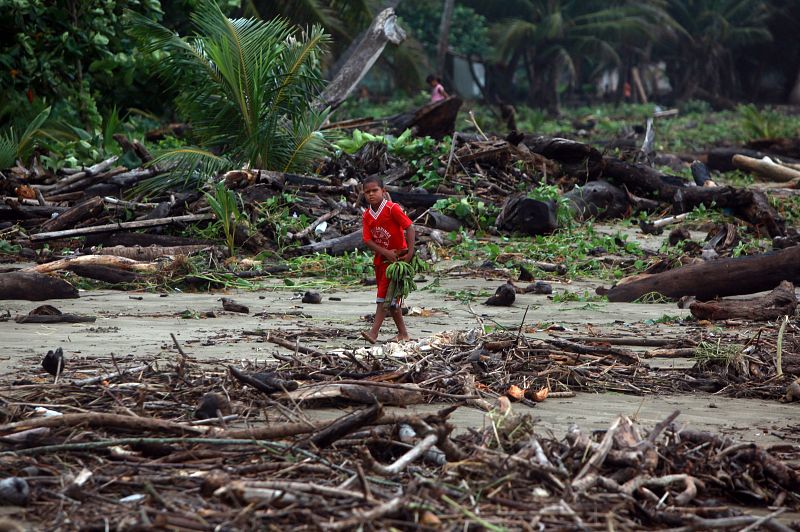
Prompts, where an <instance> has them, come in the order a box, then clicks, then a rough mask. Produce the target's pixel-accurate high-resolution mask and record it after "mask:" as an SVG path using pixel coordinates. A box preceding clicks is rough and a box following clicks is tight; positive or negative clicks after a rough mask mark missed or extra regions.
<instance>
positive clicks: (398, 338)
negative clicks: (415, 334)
mask: <svg viewBox="0 0 800 532" xmlns="http://www.w3.org/2000/svg"><path fill="white" fill-rule="evenodd" d="M409 340H411V337H410V336H409V335H407V334H406V335H404V336H400V335H399V334H398V335H396V336H395V337H394V338H392V339H391V340H389V341H390V342H408V341H409Z"/></svg>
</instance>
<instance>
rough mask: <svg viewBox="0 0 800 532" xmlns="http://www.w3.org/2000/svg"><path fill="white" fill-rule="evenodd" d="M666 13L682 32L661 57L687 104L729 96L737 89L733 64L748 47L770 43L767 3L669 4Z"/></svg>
mask: <svg viewBox="0 0 800 532" xmlns="http://www.w3.org/2000/svg"><path fill="white" fill-rule="evenodd" d="M668 12H669V13H670V15H671V16H672V17H673V18H674V19H675V20H676V21H677V22H678V24H680V26H681V27H682V28H683V33H682V34H681V35H676V36H675V38H674V39H672V40H669V41H666V42H665V43H664V44H663V46H662V47H661V48H660V50H657V53H660V54H661V55H662V56H663V57H664V58H665V59H666V61H667V73H668V75H669V78H670V81H671V82H672V84H673V87H674V89H675V91H676V93H677V95H678V96H679V97H680V98H681V99H689V98H691V97H692V96H694V95H696V94H697V93H698V91H699V92H701V93H702V92H705V93H706V94H705V96H711V97H716V96H720V95H730V94H731V93H732V92H733V91H735V90H736V88H737V86H738V79H737V76H736V68H735V64H734V63H735V61H734V58H735V57H736V55H737V53H738V52H740V51H741V50H743V49H745V48H746V47H748V46H750V45H753V44H756V43H759V42H764V41H767V40H769V39H771V35H770V32H769V29H768V27H767V22H768V18H769V14H770V12H769V9H768V5H767V2H765V1H763V0H669V5H668Z"/></svg>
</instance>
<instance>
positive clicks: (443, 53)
mask: <svg viewBox="0 0 800 532" xmlns="http://www.w3.org/2000/svg"><path fill="white" fill-rule="evenodd" d="M454 5H455V0H444V9H443V10H442V21H441V23H440V24H439V44H438V46H437V47H436V69H437V72H438V73H439V75H444V68H445V61H446V60H447V45H448V42H449V40H450V23H451V22H452V21H453V7H454Z"/></svg>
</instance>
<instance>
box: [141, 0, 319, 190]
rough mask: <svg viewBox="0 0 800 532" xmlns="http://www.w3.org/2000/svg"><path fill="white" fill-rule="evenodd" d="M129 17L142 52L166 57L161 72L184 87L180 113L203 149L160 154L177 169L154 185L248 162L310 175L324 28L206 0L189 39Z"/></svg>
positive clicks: (199, 179) (199, 176) (171, 183)
mask: <svg viewBox="0 0 800 532" xmlns="http://www.w3.org/2000/svg"><path fill="white" fill-rule="evenodd" d="M126 16H127V19H128V24H129V27H130V31H131V33H132V34H133V35H134V36H135V37H136V38H137V39H138V40H139V42H140V43H141V46H142V49H143V51H145V52H156V51H158V52H160V53H162V54H163V55H164V59H163V61H162V62H161V64H160V70H161V71H160V73H161V75H162V76H163V77H164V79H166V80H167V81H168V82H169V83H170V84H171V85H172V86H173V87H174V88H175V89H177V91H178V93H179V96H178V98H177V100H176V104H177V107H178V112H179V113H180V114H181V115H183V116H184V117H185V118H186V119H187V120H188V122H189V123H190V124H191V126H192V132H193V135H194V136H195V137H196V139H197V141H198V143H199V145H200V146H199V147H185V148H181V149H176V150H170V151H168V152H166V153H163V154H161V155H160V156H159V157H158V158H157V161H158V162H165V161H166V162H169V163H170V164H173V165H174V166H173V171H172V172H171V173H170V175H169V176H168V177H167V179H164V178H158V181H156V182H151V183H149V185H150V187H152V188H154V189H163V188H165V187H168V186H175V185H177V184H180V181H181V179H182V180H183V182H184V184H187V183H188V181H187V180H190V181H194V183H195V184H198V183H200V182H202V178H204V177H207V176H209V175H211V174H214V173H216V172H219V171H221V170H223V169H225V168H231V167H237V168H240V167H241V166H243V165H244V166H250V167H255V168H262V169H268V170H279V171H284V172H287V171H303V170H306V169H307V168H308V167H309V165H310V163H311V162H312V161H314V160H316V159H317V158H319V157H320V156H321V155H322V154H323V151H324V147H325V141H324V138H323V136H322V134H321V133H320V131H319V129H320V127H321V125H322V123H323V122H324V120H325V118H326V112H324V111H323V112H316V111H314V109H313V107H312V103H313V101H314V99H315V97H316V96H317V95H318V94H319V92H320V91H321V89H322V86H323V81H322V77H321V75H320V71H319V60H320V55H321V53H322V49H323V47H324V46H325V45H326V43H327V42H328V37H327V36H326V35H325V33H323V31H322V29H321V28H320V27H319V26H315V27H313V28H311V29H310V30H309V31H308V32H300V31H299V30H297V29H295V28H293V27H292V26H291V25H289V24H288V23H287V22H286V21H284V20H282V19H275V20H271V21H268V22H265V21H261V20H255V19H244V18H239V19H229V18H227V17H226V16H225V15H224V14H223V13H222V11H220V8H219V7H218V6H217V3H216V2H215V1H214V0H202V1H201V2H200V3H199V5H198V7H197V9H196V11H195V12H194V13H193V14H192V16H191V17H190V18H191V22H192V25H193V26H194V28H195V31H196V33H195V35H194V36H192V37H180V36H178V35H177V34H175V33H173V32H172V31H170V30H168V29H167V28H165V27H164V26H162V25H160V24H158V23H156V22H154V21H152V20H150V19H148V18H146V17H143V16H141V15H138V14H136V13H133V12H128V13H127V14H126ZM180 176H183V177H182V178H181V177H180ZM154 179H156V178H154ZM145 188H147V186H146V187H145Z"/></svg>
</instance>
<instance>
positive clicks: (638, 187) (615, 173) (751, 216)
mask: <svg viewBox="0 0 800 532" xmlns="http://www.w3.org/2000/svg"><path fill="white" fill-rule="evenodd" d="M603 175H604V176H605V177H607V178H608V179H610V180H612V181H614V182H615V183H618V184H621V185H624V186H625V187H626V188H627V189H628V190H629V191H630V192H633V193H635V194H640V195H643V196H647V197H652V198H655V199H658V200H660V201H665V202H668V203H670V204H672V212H673V213H675V214H680V213H683V212H688V211H691V210H692V209H694V208H695V207H697V206H699V205H705V206H706V207H711V206H712V205H713V206H715V207H717V208H720V209H724V208H729V209H731V210H732V211H733V213H734V215H736V216H737V217H739V218H741V219H742V220H744V221H746V222H748V223H750V224H753V225H754V226H755V227H756V228H764V229H766V231H767V233H768V234H769V236H771V237H775V236H782V235H784V234H785V227H784V220H783V218H781V216H780V215H779V214H778V211H776V210H775V208H774V207H772V205H770V203H769V200H768V199H767V197H766V195H764V193H763V192H761V191H759V190H752V189H746V188H735V187H691V186H686V183H685V182H684V181H683V180H682V179H681V178H679V177H676V176H669V175H665V174H662V173H660V172H659V171H658V170H655V169H653V168H650V167H649V166H645V165H641V164H630V163H626V162H624V161H621V160H619V159H614V158H611V157H606V158H605V169H604V171H603Z"/></svg>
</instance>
